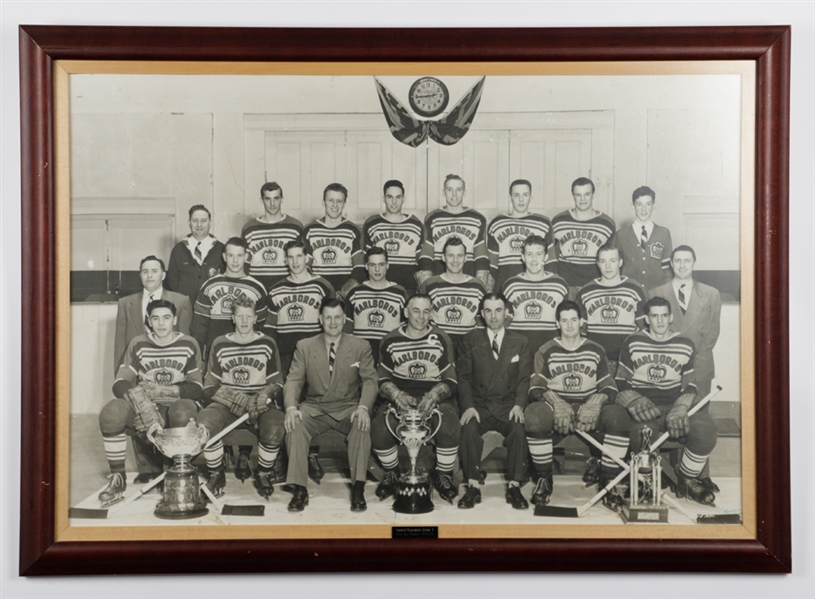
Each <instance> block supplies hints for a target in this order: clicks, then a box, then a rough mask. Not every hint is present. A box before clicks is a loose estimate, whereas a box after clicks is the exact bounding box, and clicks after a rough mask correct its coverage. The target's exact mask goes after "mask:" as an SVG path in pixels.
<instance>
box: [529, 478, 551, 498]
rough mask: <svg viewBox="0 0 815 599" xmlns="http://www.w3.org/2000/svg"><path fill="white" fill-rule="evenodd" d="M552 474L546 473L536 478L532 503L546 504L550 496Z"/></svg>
mask: <svg viewBox="0 0 815 599" xmlns="http://www.w3.org/2000/svg"><path fill="white" fill-rule="evenodd" d="M553 489H554V485H553V484H552V475H551V474H546V475H543V476H541V477H540V478H538V483H537V484H536V485H535V491H534V492H533V493H532V505H546V504H548V503H549V499H550V498H551V497H552V490H553Z"/></svg>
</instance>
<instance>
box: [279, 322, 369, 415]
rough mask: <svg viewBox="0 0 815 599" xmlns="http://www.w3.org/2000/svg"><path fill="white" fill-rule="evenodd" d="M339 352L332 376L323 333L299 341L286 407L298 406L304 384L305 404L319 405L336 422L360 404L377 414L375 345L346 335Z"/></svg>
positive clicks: (341, 339)
mask: <svg viewBox="0 0 815 599" xmlns="http://www.w3.org/2000/svg"><path fill="white" fill-rule="evenodd" d="M336 352H337V357H336V360H335V361H334V375H333V376H329V372H328V348H327V346H326V343H325V335H324V334H323V333H320V334H319V335H315V336H314V337H309V338H307V339H301V340H300V341H298V342H297V348H296V349H295V350H294V357H293V358H292V362H291V367H290V368H289V376H288V377H287V378H286V384H285V386H284V387H283V397H284V399H285V403H286V408H288V407H289V406H296V405H297V402H298V400H299V398H300V393H301V391H302V390H303V385H304V384H305V383H308V389H307V390H306V399H305V401H310V402H315V403H317V404H318V405H319V406H320V407H321V408H322V409H323V410H324V411H325V412H326V413H327V414H328V415H329V416H331V417H332V418H335V419H336V420H342V419H343V418H345V417H346V416H348V415H349V414H350V413H351V412H353V411H354V410H355V409H356V408H357V407H358V406H360V405H362V406H365V407H366V408H368V412H373V407H374V401H376V395H377V391H378V388H379V386H378V382H377V376H376V370H375V369H374V359H373V355H372V354H371V344H370V343H368V342H367V341H366V340H365V339H360V338H359V337H354V336H353V335H349V334H348V333H343V334H342V336H341V337H340V341H339V344H338V345H337V348H336Z"/></svg>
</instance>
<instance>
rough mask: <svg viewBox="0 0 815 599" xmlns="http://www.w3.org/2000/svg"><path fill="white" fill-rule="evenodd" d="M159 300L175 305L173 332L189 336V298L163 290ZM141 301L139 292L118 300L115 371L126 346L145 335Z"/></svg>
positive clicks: (190, 318) (190, 316)
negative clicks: (165, 300) (175, 318)
mask: <svg viewBox="0 0 815 599" xmlns="http://www.w3.org/2000/svg"><path fill="white" fill-rule="evenodd" d="M161 299H167V300H170V301H171V302H173V304H174V305H175V310H176V317H177V318H178V322H177V323H176V326H175V330H176V331H178V332H180V333H184V334H185V335H189V334H190V323H191V322H192V306H191V305H190V298H188V297H187V296H186V295H183V294H181V293H176V292H174V291H169V290H167V289H166V288H165V289H162V292H161ZM141 301H142V292H141V291H139V292H138V293H134V294H133V295H128V296H127V297H123V298H121V299H120V300H119V308H118V311H117V312H116V337H115V341H114V343H113V348H114V349H113V351H114V353H113V367H114V370H115V371H118V370H119V366H121V364H122V362H123V361H124V357H125V350H127V346H128V344H129V343H130V342H131V341H132V340H133V339H134V338H136V337H138V336H139V335H145V334H146V333H147V331H146V330H145V328H144V312H142V307H141ZM114 374H115V373H114Z"/></svg>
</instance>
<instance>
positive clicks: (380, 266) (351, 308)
mask: <svg viewBox="0 0 815 599" xmlns="http://www.w3.org/2000/svg"><path fill="white" fill-rule="evenodd" d="M389 260H390V258H389V256H388V253H387V252H386V251H385V250H384V249H382V248H381V247H378V246H374V247H372V248H371V249H369V250H368V251H367V252H366V253H365V270H367V271H368V280H367V281H365V282H364V283H363V284H362V285H359V286H358V287H354V288H353V289H352V290H351V291H350V293H349V294H348V298H347V300H346V306H345V310H346V315H347V317H348V324H349V327H348V328H349V329H350V331H351V332H352V333H353V334H354V335H356V336H357V337H360V338H362V339H366V340H367V341H368V343H370V344H371V353H372V355H373V356H374V362H375V364H374V365H376V363H377V362H378V358H379V342H380V341H381V340H382V338H383V337H384V336H385V335H387V334H388V333H390V332H391V331H392V330H394V329H395V328H396V327H398V326H399V325H400V324H402V318H403V316H404V311H405V306H406V305H407V300H408V295H407V292H406V291H405V288H404V287H402V286H401V285H397V284H396V283H392V282H391V281H389V280H388V279H387V275H388V273H389V272H390V263H389Z"/></svg>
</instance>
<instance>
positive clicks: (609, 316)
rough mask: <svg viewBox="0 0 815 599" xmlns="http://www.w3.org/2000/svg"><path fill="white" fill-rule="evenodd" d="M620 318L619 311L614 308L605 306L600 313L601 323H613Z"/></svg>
mask: <svg viewBox="0 0 815 599" xmlns="http://www.w3.org/2000/svg"><path fill="white" fill-rule="evenodd" d="M619 317H620V311H619V310H618V309H617V308H615V307H614V306H606V307H605V308H603V311H602V312H601V313H600V318H601V319H602V321H603V322H608V323H614V322H617V319H618V318H619Z"/></svg>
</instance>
